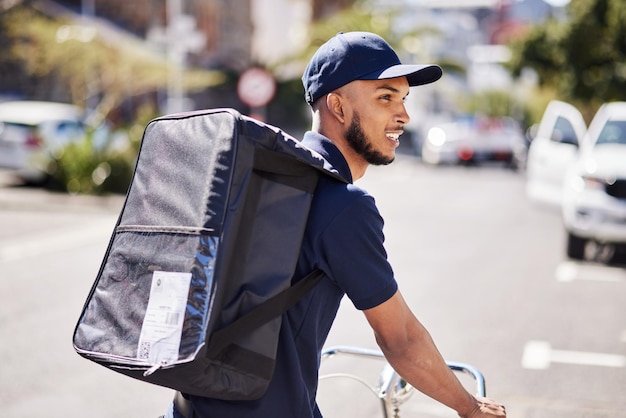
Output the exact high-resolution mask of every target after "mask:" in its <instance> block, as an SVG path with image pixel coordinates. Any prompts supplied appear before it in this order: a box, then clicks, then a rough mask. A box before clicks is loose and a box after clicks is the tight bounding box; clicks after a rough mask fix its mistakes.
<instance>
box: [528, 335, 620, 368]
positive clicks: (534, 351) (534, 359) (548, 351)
mask: <svg viewBox="0 0 626 418" xmlns="http://www.w3.org/2000/svg"><path fill="white" fill-rule="evenodd" d="M551 363H564V364H576V365H583V366H603V367H626V356H621V355H618V354H606V353H590V352H586V351H565V350H554V349H552V347H550V344H549V343H548V342H545V341H528V342H527V343H526V344H525V345H524V353H523V354H522V367H524V368H526V369H536V370H542V369H547V368H548V367H550V364H551Z"/></svg>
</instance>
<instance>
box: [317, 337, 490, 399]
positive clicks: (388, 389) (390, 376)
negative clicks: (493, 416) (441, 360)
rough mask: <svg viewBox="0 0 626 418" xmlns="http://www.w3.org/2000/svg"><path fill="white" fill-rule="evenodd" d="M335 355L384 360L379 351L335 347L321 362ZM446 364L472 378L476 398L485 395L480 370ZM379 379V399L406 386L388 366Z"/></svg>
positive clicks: (394, 394) (461, 364)
mask: <svg viewBox="0 0 626 418" xmlns="http://www.w3.org/2000/svg"><path fill="white" fill-rule="evenodd" d="M337 354H350V355H355V356H360V357H369V358H382V359H384V358H385V356H384V354H383V353H382V351H380V350H372V349H367V348H359V347H347V346H337V347H330V348H327V349H325V350H324V351H323V352H322V360H324V359H327V358H329V357H332V356H334V355H337ZM446 364H447V365H448V367H449V368H450V369H451V370H453V371H456V372H461V373H466V374H469V375H470V376H472V377H473V378H474V381H475V383H476V396H482V397H484V396H486V395H487V386H486V383H485V377H484V376H483V374H482V373H481V372H480V370H478V369H477V368H475V367H474V366H471V365H469V364H465V363H457V362H452V361H446ZM381 379H382V380H381V384H380V387H379V397H380V398H386V397H388V396H397V395H398V394H397V390H398V389H396V393H394V391H393V388H394V387H395V388H397V387H401V390H403V389H404V387H405V386H406V384H405V385H403V384H402V381H403V380H402V377H401V376H400V375H399V374H398V373H397V372H396V371H395V370H393V369H392V368H391V366H389V365H387V367H385V369H384V370H383V373H382V374H381ZM405 383H406V382H405Z"/></svg>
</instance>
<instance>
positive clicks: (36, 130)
mask: <svg viewBox="0 0 626 418" xmlns="http://www.w3.org/2000/svg"><path fill="white" fill-rule="evenodd" d="M84 117H85V113H84V112H83V110H82V109H80V108H79V107H77V106H74V105H70V104H66V103H56V102H40V101H10V102H3V103H0V168H4V169H9V170H11V171H12V172H14V173H15V174H16V175H17V176H18V177H19V178H21V179H23V180H25V181H27V182H40V181H42V180H44V179H45V178H46V176H47V172H48V165H49V164H50V162H51V159H52V158H51V156H52V155H53V154H54V153H55V152H58V150H60V149H62V147H63V146H65V145H66V144H67V143H69V142H70V141H73V140H76V139H79V138H83V137H84V135H85V128H86V125H85V122H84Z"/></svg>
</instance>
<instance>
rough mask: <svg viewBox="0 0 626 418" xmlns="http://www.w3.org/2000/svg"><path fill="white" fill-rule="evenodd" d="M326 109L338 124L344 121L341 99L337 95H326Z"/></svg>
mask: <svg viewBox="0 0 626 418" xmlns="http://www.w3.org/2000/svg"><path fill="white" fill-rule="evenodd" d="M326 107H328V110H329V111H330V113H331V114H332V115H333V116H334V117H335V118H336V119H337V120H338V121H339V122H340V123H344V122H345V121H346V118H345V115H344V113H343V98H342V97H341V95H340V94H338V93H329V94H327V95H326Z"/></svg>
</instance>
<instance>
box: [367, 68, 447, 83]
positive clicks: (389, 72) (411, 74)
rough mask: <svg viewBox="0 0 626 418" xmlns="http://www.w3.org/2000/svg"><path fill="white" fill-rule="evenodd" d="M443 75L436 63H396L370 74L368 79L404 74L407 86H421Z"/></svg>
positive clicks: (394, 76) (380, 78)
mask: <svg viewBox="0 0 626 418" xmlns="http://www.w3.org/2000/svg"><path fill="white" fill-rule="evenodd" d="M442 75H443V71H442V69H441V67H439V66H438V65H433V64H428V65H405V64H398V65H394V66H392V67H389V68H387V69H386V70H384V71H382V72H380V73H378V74H370V76H371V78H369V77H368V78H369V79H378V80H382V79H386V78H396V77H402V76H405V77H406V78H407V80H408V82H409V86H421V85H424V84H429V83H434V82H435V81H437V80H439V79H440V78H441V76H442Z"/></svg>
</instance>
